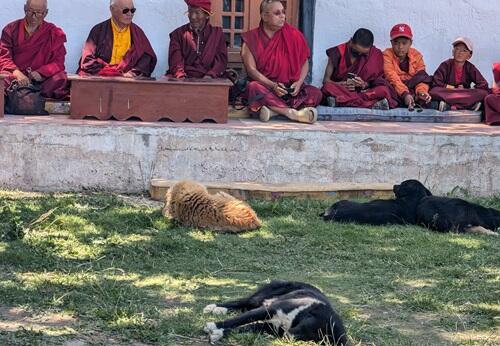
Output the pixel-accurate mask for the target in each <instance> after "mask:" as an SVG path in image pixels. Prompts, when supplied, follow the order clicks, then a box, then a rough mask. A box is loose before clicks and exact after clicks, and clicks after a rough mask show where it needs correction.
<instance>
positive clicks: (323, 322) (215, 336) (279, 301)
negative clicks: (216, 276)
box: [203, 281, 347, 345]
mask: <svg viewBox="0 0 500 346" xmlns="http://www.w3.org/2000/svg"><path fill="white" fill-rule="evenodd" d="M233 310H241V311H246V312H244V313H243V314H241V315H239V316H237V317H234V318H230V319H228V320H225V321H221V322H208V323H207V324H206V325H205V329H204V330H205V332H207V333H208V334H209V337H210V343H212V344H213V343H215V342H217V341H219V340H220V339H222V338H223V337H224V335H225V334H226V333H228V332H230V331H238V332H255V333H264V332H265V333H268V334H272V335H278V336H280V337H281V336H287V337H290V338H293V339H295V340H302V341H317V342H320V341H327V340H328V341H329V342H330V343H331V344H332V345H347V336H346V331H345V328H344V324H343V322H342V319H341V318H340V316H339V315H338V314H337V313H336V312H335V311H334V310H333V308H332V306H331V304H330V302H329V301H328V299H327V298H326V297H325V295H324V294H323V293H321V291H320V290H319V289H317V288H316V287H314V286H311V285H308V284H305V283H301V282H289V281H272V282H271V283H270V284H268V285H265V286H263V287H261V288H260V289H258V290H257V291H256V292H255V293H254V294H252V295H251V296H249V297H247V298H243V299H240V300H236V301H231V302H227V303H223V304H217V305H215V304H211V305H207V306H206V307H205V309H204V310H203V312H204V313H213V314H216V315H223V314H226V313H227V312H228V311H233Z"/></svg>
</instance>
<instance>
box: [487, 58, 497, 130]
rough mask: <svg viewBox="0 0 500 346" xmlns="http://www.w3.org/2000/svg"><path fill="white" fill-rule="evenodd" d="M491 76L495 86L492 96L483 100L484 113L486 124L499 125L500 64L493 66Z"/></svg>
mask: <svg viewBox="0 0 500 346" xmlns="http://www.w3.org/2000/svg"><path fill="white" fill-rule="evenodd" d="M493 75H494V76H495V85H494V86H493V90H492V94H491V95H488V96H486V98H485V99H484V112H485V114H486V124H488V125H500V62H497V63H495V64H494V65H493Z"/></svg>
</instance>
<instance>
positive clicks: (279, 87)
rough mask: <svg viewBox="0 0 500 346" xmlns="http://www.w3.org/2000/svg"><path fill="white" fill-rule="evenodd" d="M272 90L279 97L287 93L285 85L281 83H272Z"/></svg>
mask: <svg viewBox="0 0 500 346" xmlns="http://www.w3.org/2000/svg"><path fill="white" fill-rule="evenodd" d="M272 90H273V92H274V93H275V94H276V95H277V96H279V97H283V96H285V95H286V94H288V91H287V90H286V87H285V86H284V85H283V84H282V83H274V85H273V89H272Z"/></svg>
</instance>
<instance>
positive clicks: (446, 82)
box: [430, 37, 489, 112]
mask: <svg viewBox="0 0 500 346" xmlns="http://www.w3.org/2000/svg"><path fill="white" fill-rule="evenodd" d="M472 52H473V45H472V41H471V40H470V39H468V38H466V37H459V38H457V39H456V40H455V41H454V42H453V59H449V60H446V61H445V62H443V63H442V64H441V65H439V67H438V69H437V70H436V72H434V78H433V80H434V81H433V84H432V85H433V87H432V89H431V90H430V94H431V96H432V99H433V100H436V101H439V106H438V110H439V111H441V112H443V111H447V110H450V109H451V110H460V109H472V110H475V111H478V110H479V109H480V107H481V102H483V100H484V98H485V97H486V95H488V90H489V87H488V82H487V81H486V79H485V78H484V77H483V75H482V74H481V72H479V70H478V69H477V68H476V67H475V66H474V65H473V64H471V63H470V62H469V61H468V60H469V59H470V58H471V57H472ZM472 83H474V88H472V87H471V86H472Z"/></svg>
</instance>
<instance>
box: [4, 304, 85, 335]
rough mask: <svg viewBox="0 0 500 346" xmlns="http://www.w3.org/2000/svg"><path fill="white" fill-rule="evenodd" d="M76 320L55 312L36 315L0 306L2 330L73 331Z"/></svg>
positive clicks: (24, 310)
mask: <svg viewBox="0 0 500 346" xmlns="http://www.w3.org/2000/svg"><path fill="white" fill-rule="evenodd" d="M76 321H77V320H76V318H74V317H73V316H70V315H65V314H61V313H55V312H46V313H43V314H38V315H35V314H33V313H32V312H30V311H28V310H26V309H22V308H19V307H7V306H0V330H1V331H8V332H13V331H18V330H20V329H28V330H33V331H42V330H44V329H68V328H69V329H72V327H74V326H75V324H76Z"/></svg>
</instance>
